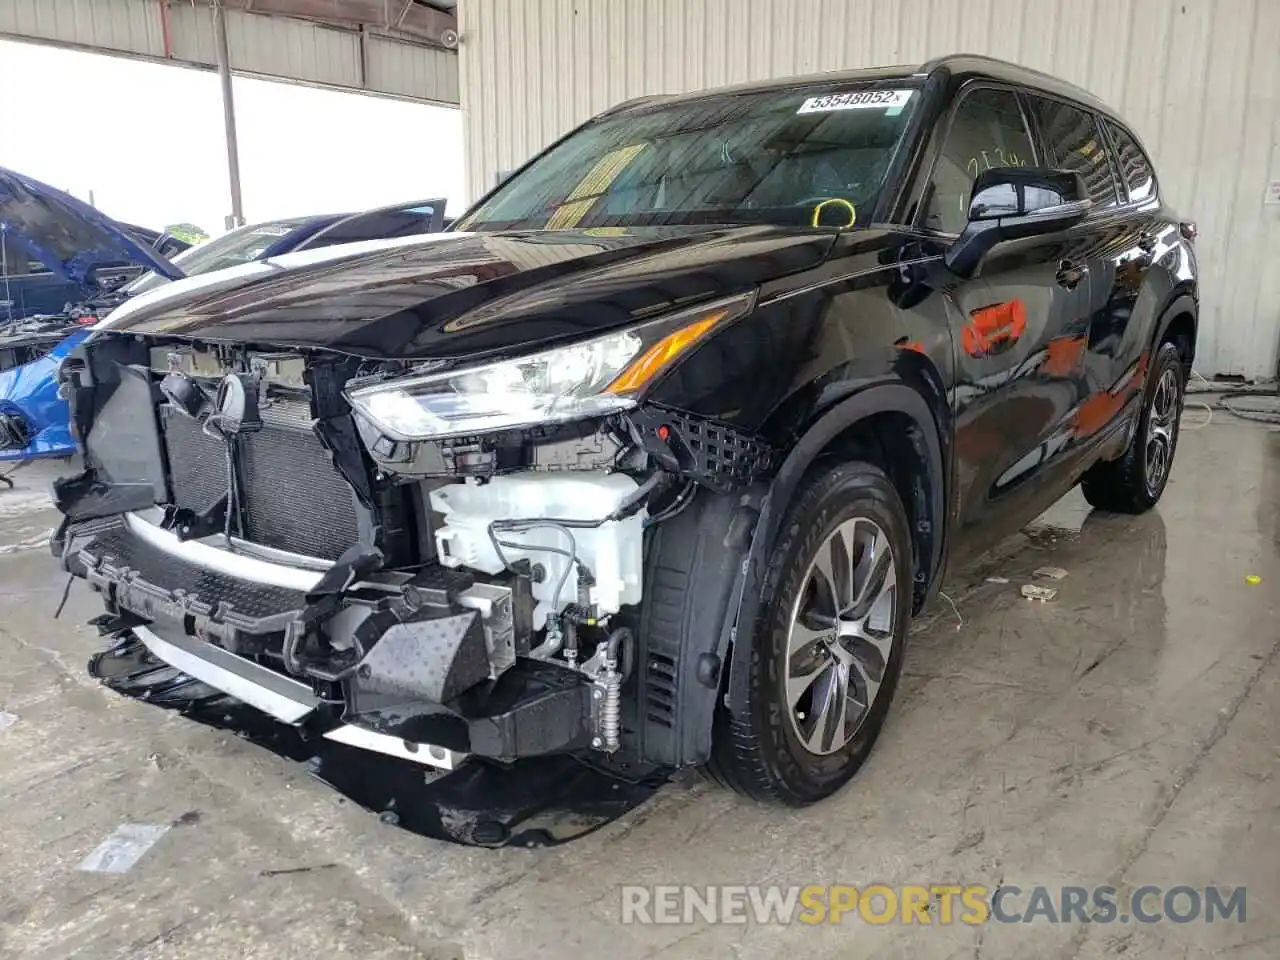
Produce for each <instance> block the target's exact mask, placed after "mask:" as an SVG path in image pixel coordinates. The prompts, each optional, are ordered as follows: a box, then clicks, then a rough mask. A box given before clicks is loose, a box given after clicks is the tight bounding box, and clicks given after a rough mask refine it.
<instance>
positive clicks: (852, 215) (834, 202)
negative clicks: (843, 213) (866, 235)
mask: <svg viewBox="0 0 1280 960" xmlns="http://www.w3.org/2000/svg"><path fill="white" fill-rule="evenodd" d="M832 206H835V207H844V208H845V210H847V211H848V214H849V221H848V223H845V224H844V225H842V226H841V227H840V229H841V230H848V229H849V228H850V227H852V226H853V225H854V224H855V223H857V222H858V211H857V210H856V209H855V208H854V206H853V204H852V203H850V202H849V201H848V200H844V199H842V198H840V197H829V198H827V199H826V200H823V201H822V202H821V203H820V204H818V205H817V206H816V207H814V208H813V222H812V223H811V224H810V226H814V227H817V226H820V225H821V220H822V210H823V208H824V207H832Z"/></svg>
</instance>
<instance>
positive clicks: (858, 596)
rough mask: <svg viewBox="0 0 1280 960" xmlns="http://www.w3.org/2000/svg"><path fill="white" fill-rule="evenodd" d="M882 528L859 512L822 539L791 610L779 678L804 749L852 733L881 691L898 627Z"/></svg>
mask: <svg viewBox="0 0 1280 960" xmlns="http://www.w3.org/2000/svg"><path fill="white" fill-rule="evenodd" d="M897 591H898V582H897V573H896V568H895V564H894V556H893V548H892V547H891V546H890V544H889V537H888V535H887V534H886V533H885V532H884V530H882V529H881V528H880V526H879V525H878V524H876V523H875V522H874V521H872V520H869V519H867V518H865V517H855V518H853V519H851V520H846V521H844V522H843V523H842V524H840V526H838V527H836V529H835V530H834V531H832V533H831V535H830V536H828V537H827V539H826V540H825V541H823V543H822V545H821V546H820V547H819V548H818V551H817V554H816V555H815V557H814V558H813V560H812V562H811V563H810V564H809V568H808V570H807V571H806V573H805V577H804V580H803V582H802V585H801V588H800V591H799V595H798V596H797V598H796V602H795V604H794V606H793V608H792V611H791V625H790V629H789V631H788V634H787V650H786V666H785V670H784V677H783V685H784V686H783V689H784V692H785V706H786V710H787V714H788V716H789V717H790V718H791V724H792V727H793V729H794V731H795V733H796V735H797V736H798V737H799V739H800V741H801V742H802V743H803V744H804V746H805V748H806V749H807V750H808V751H809V752H810V753H815V754H830V753H835V752H836V751H837V750H839V749H840V748H841V747H843V746H844V745H845V744H847V743H848V742H849V741H850V740H852V739H853V738H854V736H855V735H856V734H857V732H858V730H859V729H860V728H861V726H862V724H863V723H864V722H865V721H866V719H867V716H868V715H869V714H870V713H871V708H872V705H873V704H874V703H875V700H876V696H877V694H878V693H879V692H880V686H881V682H882V680H883V678H884V676H885V671H886V668H887V666H888V663H889V655H890V653H891V652H892V649H893V644H894V635H895V628H896V627H897V623H896V619H897V609H898V604H897Z"/></svg>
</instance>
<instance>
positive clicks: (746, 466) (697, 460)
mask: <svg viewBox="0 0 1280 960" xmlns="http://www.w3.org/2000/svg"><path fill="white" fill-rule="evenodd" d="M626 419H627V420H628V421H629V423H630V425H631V433H632V436H633V438H634V439H635V440H636V442H637V443H639V445H640V446H642V447H643V448H644V449H645V451H646V452H648V453H649V454H650V455H651V456H652V457H653V458H654V459H655V460H656V461H657V462H658V463H659V465H660V466H661V467H662V468H663V469H664V470H666V471H668V472H669V473H674V474H678V475H680V476H682V477H685V478H686V479H689V480H693V481H694V482H695V483H700V484H702V485H703V486H705V487H707V488H709V489H711V490H714V491H715V492H717V493H729V492H732V491H733V490H736V489H738V488H740V487H743V486H745V485H746V484H748V483H750V482H751V481H752V480H754V479H755V478H756V477H758V476H760V475H762V474H764V473H765V472H766V471H768V469H769V466H770V464H771V463H772V450H771V449H770V447H769V445H768V444H766V443H765V442H764V441H763V440H760V439H758V438H756V437H753V436H751V435H749V434H746V433H743V432H742V431H740V430H736V429H734V428H733V427H730V426H728V425H726V424H723V423H717V422H715V421H713V420H707V419H705V418H703V417H695V416H692V415H691V414H688V413H684V412H682V411H680V410H675V409H673V408H670V407H662V406H658V405H657V404H646V405H645V406H642V407H640V408H639V409H636V410H633V411H631V412H630V413H628V414H626Z"/></svg>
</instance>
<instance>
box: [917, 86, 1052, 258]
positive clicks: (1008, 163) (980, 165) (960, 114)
mask: <svg viewBox="0 0 1280 960" xmlns="http://www.w3.org/2000/svg"><path fill="white" fill-rule="evenodd" d="M1034 158H1035V154H1034V152H1033V150H1032V148H1031V136H1030V134H1029V133H1028V132H1027V127H1026V124H1025V123H1024V122H1023V119H1022V111H1021V110H1019V109H1018V99H1017V97H1016V96H1015V95H1014V94H1013V93H1011V92H1010V91H1007V90H975V91H974V92H972V93H969V94H966V95H965V97H964V99H963V100H961V101H960V104H959V106H958V107H957V108H956V112H955V116H954V118H953V119H952V121H951V128H950V129H949V130H948V131H947V139H946V142H945V143H944V144H943V146H942V152H941V153H940V154H939V155H938V162H937V164H936V166H935V167H934V169H933V179H932V181H931V182H930V192H929V203H928V206H927V207H926V208H925V219H924V226H925V227H927V228H928V229H930V230H939V231H941V232H943V233H959V232H960V231H961V230H963V229H964V225H965V223H966V222H968V219H969V194H970V192H971V190H972V187H973V181H974V180H975V179H976V178H977V176H978V174H980V173H982V172H983V171H984V170H993V169H995V168H996V167H1022V166H1030V165H1031V164H1032V163H1033V162H1034Z"/></svg>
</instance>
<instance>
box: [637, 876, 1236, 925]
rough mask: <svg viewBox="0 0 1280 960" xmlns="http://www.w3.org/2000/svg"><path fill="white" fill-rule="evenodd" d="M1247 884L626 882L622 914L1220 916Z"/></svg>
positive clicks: (651, 919)
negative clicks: (649, 884)
mask: <svg viewBox="0 0 1280 960" xmlns="http://www.w3.org/2000/svg"><path fill="white" fill-rule="evenodd" d="M1245 900H1246V889H1245V888H1244V887H1220V886H1208V887H1194V886H1188V885H1185V884H1181V885H1176V886H1170V887H1160V886H1154V885H1150V884H1148V885H1143V886H1139V887H1132V888H1128V887H1126V888H1124V889H1118V888H1116V887H1112V886H1097V887H1082V886H1061V887H1047V886H1028V887H1026V888H1023V887H1020V886H1018V885H1016V884H1004V885H1002V886H1000V887H997V888H995V889H990V888H988V887H986V886H984V885H982V884H968V885H960V884H927V885H926V884H903V885H897V886H890V885H887V884H871V885H868V886H865V887H861V888H859V887H855V886H850V885H846V884H836V885H817V884H811V885H808V886H803V887H800V886H792V887H778V886H750V885H724V886H703V887H696V886H674V885H673V886H655V887H642V886H624V887H622V888H621V920H622V922H623V923H628V924H632V923H637V924H681V923H690V924H691V923H713V924H719V923H748V922H753V923H757V924H778V923H780V924H789V923H800V924H809V925H818V924H838V923H843V922H846V921H855V920H856V921H860V922H862V923H870V924H889V923H901V924H921V925H941V926H946V925H949V924H956V923H962V924H970V925H976V924H983V923H992V922H994V923H1022V924H1028V923H1048V924H1054V923H1068V924H1070V923H1101V924H1109V923H1161V922H1168V923H1195V922H1202V923H1218V922H1225V921H1231V922H1236V923H1242V922H1244V920H1245Z"/></svg>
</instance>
